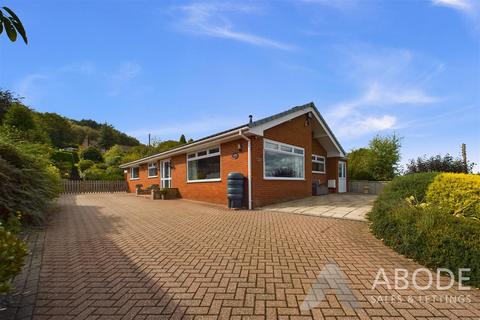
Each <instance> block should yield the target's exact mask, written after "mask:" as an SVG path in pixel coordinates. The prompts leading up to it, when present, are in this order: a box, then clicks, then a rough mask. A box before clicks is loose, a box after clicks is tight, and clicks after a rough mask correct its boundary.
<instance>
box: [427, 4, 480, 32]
mask: <svg viewBox="0 0 480 320" xmlns="http://www.w3.org/2000/svg"><path fill="white" fill-rule="evenodd" d="M431 2H432V4H433V5H435V6H442V7H448V8H452V9H454V10H457V11H459V12H460V13H462V14H463V15H464V16H465V17H466V18H467V20H468V21H470V22H471V23H472V25H473V28H474V29H475V30H476V31H480V1H478V0H431Z"/></svg>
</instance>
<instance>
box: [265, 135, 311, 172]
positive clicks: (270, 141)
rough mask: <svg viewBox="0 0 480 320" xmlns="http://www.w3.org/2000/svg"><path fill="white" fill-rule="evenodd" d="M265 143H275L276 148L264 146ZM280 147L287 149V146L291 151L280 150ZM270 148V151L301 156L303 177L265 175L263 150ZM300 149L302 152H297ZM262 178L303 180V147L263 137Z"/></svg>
mask: <svg viewBox="0 0 480 320" xmlns="http://www.w3.org/2000/svg"><path fill="white" fill-rule="evenodd" d="M267 144H275V145H277V146H278V148H277V149H272V148H266V145H267ZM282 147H284V150H285V149H287V148H291V150H292V151H291V152H287V151H284V150H282ZM267 149H268V150H270V151H273V152H278V153H284V154H288V155H294V156H297V157H302V158H303V177H301V178H290V177H267V176H266V175H265V171H266V170H265V168H266V165H265V151H266V150H267ZM300 150H301V151H302V154H299V153H298V151H300ZM263 179H264V180H297V181H302V180H305V149H304V148H302V147H299V146H294V145H291V144H287V143H283V142H279V141H275V140H270V139H263Z"/></svg>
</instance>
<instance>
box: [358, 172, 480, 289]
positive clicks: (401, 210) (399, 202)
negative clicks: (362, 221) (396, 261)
mask: <svg viewBox="0 0 480 320" xmlns="http://www.w3.org/2000/svg"><path fill="white" fill-rule="evenodd" d="M437 175H438V174H437V173H420V174H410V175H406V176H403V177H397V178H395V179H394V180H392V181H391V182H390V183H389V185H387V186H386V187H385V189H384V190H383V191H382V193H381V194H380V195H379V197H378V198H377V200H376V201H375V204H374V206H373V209H372V212H371V213H370V214H369V215H368V218H369V219H370V221H371V222H372V224H371V230H372V232H373V234H375V236H377V237H378V238H380V239H382V240H383V241H384V243H385V244H386V245H388V246H390V247H392V248H393V249H395V250H396V251H398V252H400V253H401V254H404V255H406V256H407V257H409V258H412V259H414V260H416V261H418V262H419V263H421V264H424V265H426V266H427V267H430V268H440V267H442V268H448V269H450V270H452V271H453V272H455V271H456V270H458V268H470V269H471V273H470V277H471V279H470V283H469V284H470V285H473V286H477V287H480V238H479V237H478V235H479V234H480V223H479V222H478V221H476V220H471V219H466V218H463V217H455V216H453V215H451V214H448V212H447V211H446V210H444V208H441V207H438V206H435V205H429V206H427V207H425V208H423V207H422V206H419V205H418V206H417V205H416V204H421V203H424V202H425V200H426V198H427V189H428V187H429V185H430V184H431V183H432V181H434V179H435V177H436V176H437ZM410 196H413V197H414V201H410V202H409V201H405V199H406V198H409V197H410ZM412 204H413V205H412Z"/></svg>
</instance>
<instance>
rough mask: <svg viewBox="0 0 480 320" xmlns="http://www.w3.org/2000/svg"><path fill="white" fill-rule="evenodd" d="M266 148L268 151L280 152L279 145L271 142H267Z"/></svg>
mask: <svg viewBox="0 0 480 320" xmlns="http://www.w3.org/2000/svg"><path fill="white" fill-rule="evenodd" d="M265 148H267V149H273V150H278V144H276V143H271V142H265Z"/></svg>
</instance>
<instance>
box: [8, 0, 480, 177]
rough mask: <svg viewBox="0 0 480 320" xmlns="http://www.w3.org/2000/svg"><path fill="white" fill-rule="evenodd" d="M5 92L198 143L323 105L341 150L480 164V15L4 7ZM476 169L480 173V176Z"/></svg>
mask: <svg viewBox="0 0 480 320" xmlns="http://www.w3.org/2000/svg"><path fill="white" fill-rule="evenodd" d="M2 4H4V5H7V6H9V7H11V8H13V9H14V10H15V11H16V12H17V14H18V15H19V16H20V17H21V19H22V20H23V22H24V25H25V28H26V30H27V32H28V36H29V41H30V43H29V45H28V46H25V45H24V44H23V43H21V42H17V43H15V44H10V43H7V39H6V37H5V36H4V35H2V37H1V39H0V87H2V88H4V89H10V90H13V91H15V92H17V93H18V94H19V95H21V96H24V97H25V102H26V103H27V104H28V105H30V106H31V107H33V108H35V109H37V110H39V111H49V112H57V113H60V114H62V115H65V116H68V117H72V118H76V119H81V118H91V119H95V120H97V121H100V122H104V121H106V122H109V123H112V124H113V125H115V127H117V128H119V129H120V130H122V131H125V132H127V133H129V134H131V135H133V136H135V137H137V138H139V139H140V140H142V141H144V142H145V141H146V137H147V135H148V133H151V134H152V135H154V136H156V137H158V138H159V139H168V138H174V139H177V138H178V137H179V135H180V133H185V134H186V135H187V137H192V138H194V139H195V138H200V137H202V136H204V135H207V134H210V133H214V132H216V131H219V130H223V129H227V128H229V127H232V126H235V125H239V124H242V123H245V122H247V121H248V115H249V114H253V115H254V118H257V119H258V118H260V117H264V116H268V115H271V114H273V113H276V112H280V111H283V110H284V109H287V108H289V107H292V106H295V105H300V104H304V103H307V102H309V101H314V102H315V104H316V105H317V107H318V109H319V110H320V112H321V113H322V114H323V115H324V117H325V118H326V120H327V122H328V123H329V124H330V126H331V127H332V128H333V131H334V132H335V134H336V135H337V136H338V138H339V140H340V141H341V143H342V144H343V146H344V147H345V149H346V150H350V149H352V148H357V147H361V146H365V145H366V144H367V143H368V141H369V140H370V139H371V138H372V137H373V136H374V135H375V134H377V133H380V134H391V133H393V132H396V133H397V134H398V135H400V136H402V137H403V140H402V143H403V147H402V161H403V162H405V161H407V160H408V159H409V158H412V157H416V156H420V155H423V154H427V155H431V154H437V153H442V154H444V153H447V152H448V153H450V154H453V155H459V153H460V144H461V143H462V142H464V143H466V144H467V149H468V152H469V157H470V159H471V160H473V161H475V162H477V163H479V162H480V150H479V146H480V129H479V125H480V2H479V1H476V0H425V1H421V0H418V1H414V0H411V1H407V0H405V1H401V0H398V1H375V0H363V1H362V0H358V1H354V0H351V1H340V0H329V1H327V0H303V1H302V0H297V1H294V0H291V1H288V0H285V1H244V2H241V1H231V2H226V1H218V2H210V1H202V2H197V1H186V2H180V1H113V0H103V1H73V0H68V1H65V0H62V1H60V0H57V1H50V0H44V1H26V0H25V1H24V0H21V1H20V0H19V1H2ZM477 168H478V166H477Z"/></svg>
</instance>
